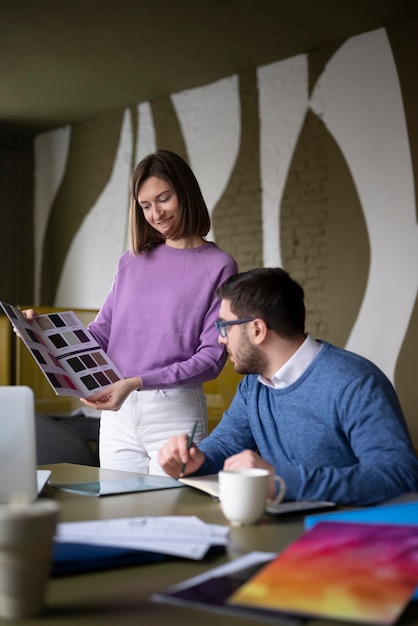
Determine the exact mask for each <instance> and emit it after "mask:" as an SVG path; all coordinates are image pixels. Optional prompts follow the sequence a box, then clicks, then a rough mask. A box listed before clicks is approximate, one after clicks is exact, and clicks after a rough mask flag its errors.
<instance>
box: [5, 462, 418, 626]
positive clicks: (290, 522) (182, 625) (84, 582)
mask: <svg viewBox="0 0 418 626" xmlns="http://www.w3.org/2000/svg"><path fill="white" fill-rule="evenodd" d="M41 469H50V470H51V471H52V475H51V479H50V483H51V485H48V486H47V487H46V489H45V491H44V493H43V497H48V498H52V499H53V500H55V501H57V502H58V503H59V505H60V521H62V522H70V521H82V520H92V519H109V518H116V517H135V516H149V515H197V516H198V517H200V518H201V519H202V520H204V521H205V522H209V523H214V524H225V523H226V522H225V519H224V517H223V515H222V512H221V509H220V505H219V503H218V502H216V501H215V500H213V499H212V498H211V497H210V496H208V495H207V494H204V493H201V492H199V491H197V490H194V489H191V488H189V487H183V488H180V489H166V490H160V491H152V492H151V491H150V492H143V493H135V494H126V495H117V496H106V497H102V498H94V497H89V496H82V495H76V494H72V493H68V492H64V491H60V490H57V489H54V488H53V486H52V485H59V484H60V483H61V484H63V483H76V482H83V481H93V480H98V479H99V478H101V479H110V478H118V477H120V476H121V474H122V475H123V476H127V475H128V476H129V475H130V474H127V473H126V472H123V473H121V472H116V471H111V470H103V469H99V468H96V467H87V466H81V465H71V464H57V465H50V466H42V468H41ZM303 531H304V529H303V518H302V517H294V516H292V517H291V518H289V517H288V518H286V519H278V518H272V517H268V516H266V517H264V518H263V519H262V520H261V521H260V522H259V523H258V524H257V525H254V526H249V527H242V528H231V534H230V544H229V546H228V548H227V550H226V552H225V553H224V554H222V555H218V556H216V557H207V558H206V559H204V560H203V561H199V562H195V561H189V560H182V559H180V560H172V561H171V560H168V561H163V562H158V563H150V564H143V565H138V566H130V567H124V568H119V569H108V570H103V571H100V572H95V573H84V574H80V575H72V576H66V577H62V578H52V579H51V580H50V582H49V586H48V592H47V600H46V609H45V612H44V614H43V615H41V616H39V617H37V618H31V619H26V620H20V621H15V622H13V624H16V625H19V626H21V625H27V626H74V625H75V624H76V625H77V626H99V625H100V626H110V625H111V626H128V625H129V626H130V625H132V626H133V625H135V626H138V625H141V626H189V625H190V626H194V625H195V624H198V625H199V626H209V625H210V626H213V625H214V624H216V626H235V625H237V626H238V625H239V626H261V625H262V624H266V622H265V621H262V620H254V619H253V618H248V619H247V618H242V617H231V616H230V615H223V614H219V613H213V612H209V611H208V612H206V611H201V610H197V609H192V608H188V607H174V606H171V605H168V604H160V603H155V602H152V601H151V600H150V596H151V595H152V594H153V593H156V592H160V591H163V590H165V589H166V588H168V587H170V586H171V585H174V584H176V583H179V582H181V581H184V580H187V579H188V578H191V577H192V576H195V575H197V574H199V573H202V572H203V571H205V570H207V569H211V568H213V567H216V566H217V565H220V564H221V563H223V562H225V561H227V560H228V559H231V558H234V557H236V556H240V555H242V554H245V553H247V552H250V551H252V550H263V551H264V550H265V551H280V550H281V549H283V548H284V547H285V546H287V545H288V544H289V543H291V542H292V541H295V540H296V539H297V538H298V537H300V536H301V535H302V533H303ZM0 623H9V624H10V622H3V621H2V620H0ZM277 624H280V622H279V621H278V622H277ZM308 624H309V626H319V625H324V626H334V625H340V626H341V625H343V624H344V622H332V621H325V620H324V621H321V620H310V621H309V622H308ZM398 624H410V625H413V624H414V625H416V626H418V602H415V603H412V604H411V606H410V607H408V609H407V611H406V614H405V615H404V616H403V617H402V620H401V621H400V622H398Z"/></svg>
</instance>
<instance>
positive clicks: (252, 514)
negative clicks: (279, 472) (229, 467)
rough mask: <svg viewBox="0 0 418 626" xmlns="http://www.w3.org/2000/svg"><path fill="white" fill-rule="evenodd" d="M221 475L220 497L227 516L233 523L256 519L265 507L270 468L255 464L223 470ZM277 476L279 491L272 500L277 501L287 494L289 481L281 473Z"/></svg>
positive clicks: (243, 523) (240, 523)
mask: <svg viewBox="0 0 418 626" xmlns="http://www.w3.org/2000/svg"><path fill="white" fill-rule="evenodd" d="M218 479H219V498H220V501H221V508H222V512H223V514H224V515H225V517H226V519H227V520H228V521H229V522H230V523H231V524H233V525H234V526H244V525H247V524H254V523H255V522H257V521H258V520H259V519H260V517H261V516H262V515H263V513H264V511H265V509H266V504H267V497H268V488H269V484H270V480H271V474H270V472H269V471H268V470H266V469H260V468H255V467H253V468H248V469H241V470H235V471H225V470H222V471H220V472H219V474H218ZM274 480H275V481H276V483H278V485H279V491H278V494H277V495H276V497H275V498H274V501H273V502H274V504H278V503H279V502H281V501H282V500H283V498H284V495H285V493H286V485H285V482H284V480H283V479H282V478H281V477H280V476H275V477H274Z"/></svg>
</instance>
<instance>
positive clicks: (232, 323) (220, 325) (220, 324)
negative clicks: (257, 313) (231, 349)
mask: <svg viewBox="0 0 418 626" xmlns="http://www.w3.org/2000/svg"><path fill="white" fill-rule="evenodd" d="M254 320H255V317H251V318H246V319H242V320H230V321H229V322H221V321H220V320H219V321H218V322H215V326H216V328H217V329H218V333H219V334H220V336H221V337H222V339H226V337H227V332H226V327H227V326H237V325H238V324H248V322H253V321H254Z"/></svg>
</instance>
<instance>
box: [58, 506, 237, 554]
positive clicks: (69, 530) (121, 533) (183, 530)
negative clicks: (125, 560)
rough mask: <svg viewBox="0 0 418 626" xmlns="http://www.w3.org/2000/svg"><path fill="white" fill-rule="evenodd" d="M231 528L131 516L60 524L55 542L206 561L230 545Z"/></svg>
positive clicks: (188, 519) (190, 519) (184, 519)
mask: <svg viewBox="0 0 418 626" xmlns="http://www.w3.org/2000/svg"><path fill="white" fill-rule="evenodd" d="M228 535H229V527H228V526H222V525H218V524H206V523H205V522H203V521H202V520H201V519H199V518H198V517H195V516H177V515H176V516H162V517H127V518H116V519H108V520H94V521H87V522H64V523H60V524H58V525H57V531H56V535H55V541H61V542H63V541H65V542H74V543H85V544H94V545H100V546H109V547H114V548H130V549H135V550H148V551H150V552H159V553H161V554H171V555H173V556H181V557H186V558H189V559H196V560H198V559H202V558H203V557H204V556H205V554H206V553H207V551H208V550H209V548H210V547H211V546H214V545H226V544H227V542H228Z"/></svg>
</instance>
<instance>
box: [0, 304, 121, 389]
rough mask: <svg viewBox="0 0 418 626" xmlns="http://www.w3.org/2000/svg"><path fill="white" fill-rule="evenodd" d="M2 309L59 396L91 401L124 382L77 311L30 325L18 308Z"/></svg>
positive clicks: (41, 318)
mask: <svg viewBox="0 0 418 626" xmlns="http://www.w3.org/2000/svg"><path fill="white" fill-rule="evenodd" d="M0 305H1V307H2V309H3V310H4V312H5V313H6V315H7V317H8V318H9V320H10V321H11V323H12V324H13V326H14V327H15V328H16V330H17V331H18V333H19V335H20V337H21V339H22V340H23V342H24V343H25V345H26V346H27V347H28V348H29V350H30V352H31V353H32V356H33V358H34V359H35V361H36V362H37V364H38V366H39V367H40V369H41V370H42V372H43V373H44V375H45V377H46V379H47V380H48V382H49V384H50V385H51V387H52V389H53V390H54V391H55V393H56V394H57V395H61V396H76V397H81V398H88V396H91V395H93V394H94V393H97V392H99V391H101V390H102V389H103V388H105V387H108V386H109V385H111V384H112V383H114V382H116V381H117V380H120V379H121V378H123V376H122V374H121V373H120V372H119V371H118V369H117V368H116V366H115V365H114V364H113V363H112V362H111V361H110V359H109V357H108V356H107V355H106V353H105V352H104V351H103V350H102V349H101V348H100V346H99V345H98V343H97V341H96V340H95V339H94V337H93V335H92V334H91V333H90V332H89V331H88V330H87V328H85V326H84V325H83V324H82V322H81V321H80V320H79V318H78V317H77V315H76V314H75V313H74V312H73V311H64V312H63V313H47V314H46V315H39V316H38V317H36V318H35V319H34V320H32V321H28V320H27V319H26V318H25V317H24V315H23V314H22V312H21V311H20V310H19V309H18V308H17V307H14V306H12V305H10V304H6V303H5V302H0Z"/></svg>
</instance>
